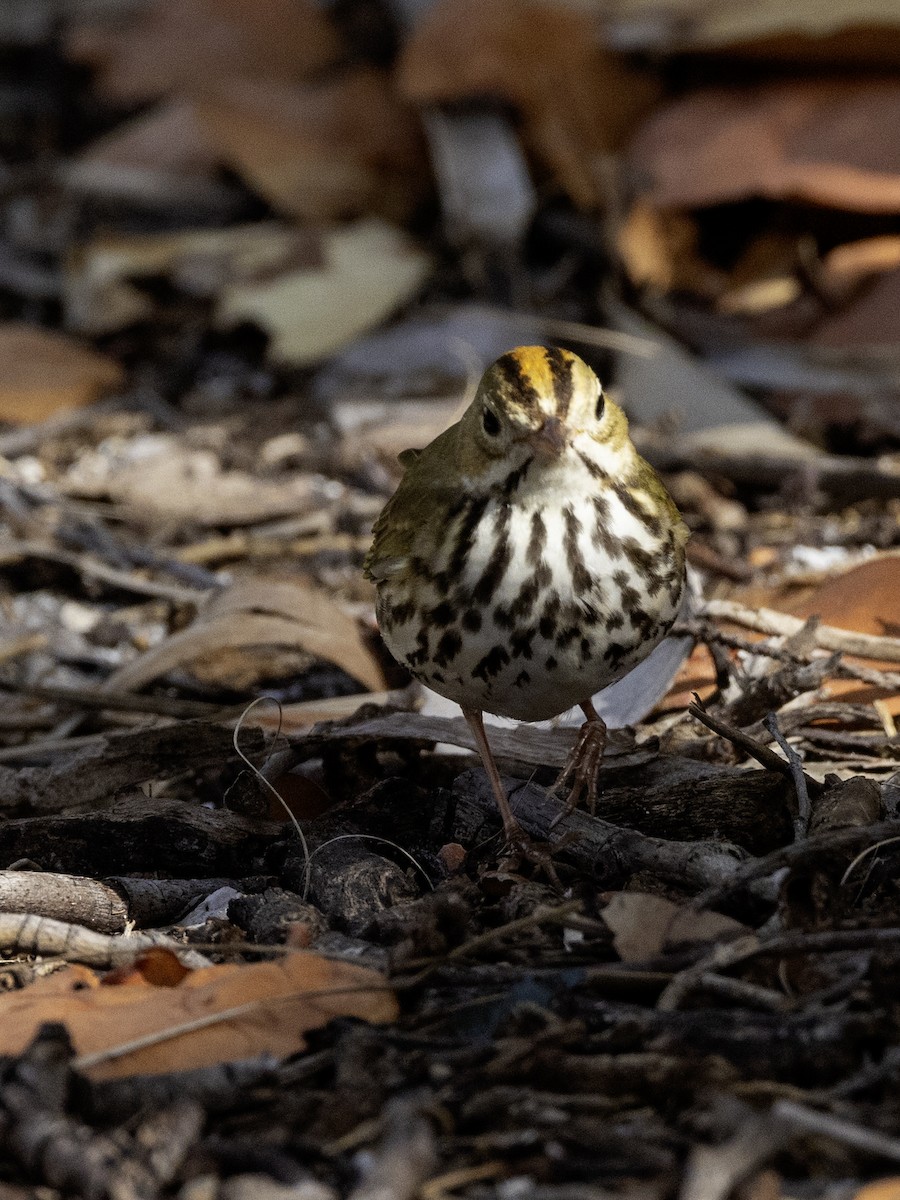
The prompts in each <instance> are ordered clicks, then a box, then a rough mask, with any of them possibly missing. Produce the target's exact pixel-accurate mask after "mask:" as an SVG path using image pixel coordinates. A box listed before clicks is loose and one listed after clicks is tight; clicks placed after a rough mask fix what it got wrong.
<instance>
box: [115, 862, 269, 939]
mask: <svg viewBox="0 0 900 1200" xmlns="http://www.w3.org/2000/svg"><path fill="white" fill-rule="evenodd" d="M104 882H105V883H107V884H109V885H110V886H111V887H113V888H115V889H116V891H117V892H118V894H119V895H120V896H121V897H122V899H123V900H124V901H125V902H126V905H127V916H128V920H129V921H131V922H132V923H133V924H134V926H135V928H136V929H154V928H157V927H159V926H162V925H172V924H174V923H175V922H177V921H178V918H179V917H182V916H183V915H184V914H185V913H186V912H188V911H189V910H190V909H191V908H193V907H194V905H195V904H197V903H198V901H200V900H202V899H203V898H204V897H206V896H211V895H212V894H213V892H215V891H218V889H219V888H223V887H232V888H234V889H235V890H236V891H240V892H249V893H253V892H257V891H260V890H261V889H262V888H264V887H266V886H270V885H271V884H272V883H273V882H274V880H273V878H267V877H265V876H260V877H257V878H254V879H240V880H236V879H222V878H217V879H141V878H132V877H130V876H125V875H113V876H111V877H110V878H108V879H106V880H104Z"/></svg>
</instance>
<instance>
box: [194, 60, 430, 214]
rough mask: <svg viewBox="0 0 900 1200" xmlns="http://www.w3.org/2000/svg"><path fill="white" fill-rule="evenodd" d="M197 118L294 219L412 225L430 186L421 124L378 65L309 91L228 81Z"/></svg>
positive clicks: (235, 164)
mask: <svg viewBox="0 0 900 1200" xmlns="http://www.w3.org/2000/svg"><path fill="white" fill-rule="evenodd" d="M196 112H197V118H198V120H199V122H200V124H201V125H202V127H203V129H204V130H205V132H206V136H207V138H208V140H209V142H210V143H211V144H212V145H213V146H215V147H216V150H217V152H218V155H219V158H220V161H221V162H223V163H224V164H225V165H227V166H229V167H231V168H232V169H233V170H234V171H236V172H237V173H238V174H239V175H241V177H242V178H243V179H244V181H245V182H246V183H247V184H248V185H249V186H250V187H251V188H253V189H254V190H255V191H257V192H258V193H259V194H260V195H261V196H263V197H264V198H265V199H266V200H267V201H268V202H269V203H270V204H271V205H272V206H273V208H276V209H278V210H279V211H280V212H282V213H285V214H287V215H289V216H292V217H300V218H303V219H305V220H309V221H329V220H334V219H336V218H342V217H348V216H361V215H364V214H378V215H380V216H383V217H386V218H388V219H389V220H395V221H403V220H405V219H406V217H407V216H408V215H409V214H410V212H411V211H412V209H413V208H414V206H415V205H416V204H417V203H418V202H419V201H420V200H421V198H422V196H423V191H424V188H425V187H426V186H427V181H428V164H427V160H426V158H425V151H424V142H423V139H422V134H421V131H420V128H419V125H418V123H417V121H416V119H415V117H414V116H413V114H412V113H411V112H410V111H408V110H407V109H406V108H404V107H403V106H402V105H401V104H400V103H399V101H398V100H397V98H396V95H395V93H394V91H393V89H392V88H391V86H390V83H389V80H388V77H387V75H386V74H384V73H383V72H380V71H377V70H375V69H374V68H368V67H356V68H352V69H349V70H347V71H344V72H343V73H341V74H340V75H339V76H337V77H333V76H330V77H329V78H328V79H326V80H325V81H323V82H317V83H312V84H308V85H306V86H305V87H298V86H296V85H294V84H293V83H290V82H279V81H278V80H273V79H271V78H266V79H238V80H228V81H227V82H223V83H222V84H220V86H219V87H218V88H217V89H216V90H215V91H211V92H209V93H208V94H207V95H206V96H204V97H203V98H202V99H201V100H200V101H199V102H198V104H197V108H196Z"/></svg>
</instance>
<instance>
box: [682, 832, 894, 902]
mask: <svg viewBox="0 0 900 1200" xmlns="http://www.w3.org/2000/svg"><path fill="white" fill-rule="evenodd" d="M896 832H897V822H896V821H880V822H879V823H878V824H877V825H867V826H859V825H857V826H851V827H849V828H846V829H832V830H829V831H828V832H827V833H820V834H815V833H814V834H813V835H812V836H811V837H808V838H806V840H805V841H802V842H794V843H792V845H790V846H782V847H781V849H779V850H773V852H772V853H771V854H766V855H765V856H764V857H763V858H757V859H754V860H753V862H748V863H743V864H741V865H740V866H738V867H736V868H735V870H734V872H733V873H732V875H731V878H730V879H727V880H725V881H724V882H723V883H721V884H717V885H714V886H713V887H711V888H707V890H706V891H704V892H701V893H700V894H699V895H698V896H695V897H694V899H693V900H692V901H691V907H692V908H698V909H700V908H718V907H719V905H720V904H722V902H723V901H724V900H727V899H728V898H729V897H730V896H732V895H734V893H735V892H738V891H740V890H741V889H742V888H745V887H747V886H748V885H749V884H751V883H754V882H755V881H756V880H757V879H765V878H767V877H768V876H770V875H773V874H774V873H775V872H776V871H780V870H781V869H782V868H784V867H794V866H797V864H799V863H803V862H806V861H808V860H810V859H813V858H816V857H818V856H819V855H820V854H821V853H822V852H823V851H825V852H839V851H841V850H853V849H855V848H856V846H858V845H859V844H860V843H861V842H868V841H870V840H871V841H879V840H880V839H882V838H884V837H886V836H887V837H890V835H891V834H894V833H896Z"/></svg>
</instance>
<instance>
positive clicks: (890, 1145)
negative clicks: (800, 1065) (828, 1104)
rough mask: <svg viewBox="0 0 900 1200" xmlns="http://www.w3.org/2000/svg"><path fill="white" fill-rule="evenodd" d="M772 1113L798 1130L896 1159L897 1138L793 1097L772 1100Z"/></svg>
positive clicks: (899, 1141)
mask: <svg viewBox="0 0 900 1200" xmlns="http://www.w3.org/2000/svg"><path fill="white" fill-rule="evenodd" d="M772 1116H773V1117H775V1119H776V1120H780V1121H784V1122H785V1124H787V1125H790V1126H791V1128H793V1129H795V1130H798V1131H800V1132H803V1133H817V1134H820V1135H822V1136H823V1137H828V1138H831V1139H832V1140H833V1141H836V1142H841V1143H842V1144H843V1145H845V1146H852V1147H853V1148H854V1150H863V1151H865V1152H866V1153H867V1154H875V1155H877V1156H878V1157H879V1158H890V1159H893V1160H894V1162H900V1138H894V1137H889V1136H888V1134H886V1133H879V1132H878V1131H877V1130H875V1129H866V1128H864V1127H863V1126H862V1125H857V1124H855V1123H854V1122H852V1121H845V1120H844V1119H843V1118H842V1117H834V1116H832V1115H831V1113H823V1112H817V1111H816V1109H814V1108H807V1106H806V1105H805V1104H797V1103H795V1102H794V1101H793V1100H776V1102H775V1103H774V1104H773V1105H772Z"/></svg>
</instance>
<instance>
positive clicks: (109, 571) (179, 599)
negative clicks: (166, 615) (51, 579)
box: [0, 540, 208, 605]
mask: <svg viewBox="0 0 900 1200" xmlns="http://www.w3.org/2000/svg"><path fill="white" fill-rule="evenodd" d="M23 558H40V559H43V560H44V561H46V562H55V563H60V564H61V565H62V566H66V567H71V568H72V570H74V571H77V572H78V573H79V574H81V575H87V576H89V577H90V578H92V579H96V580H98V581H99V582H100V583H107V584H109V585H110V587H117V588H121V589H122V590H123V591H126V592H133V593H134V594H135V595H136V596H150V597H152V598H153V599H155V600H168V601H169V602H170V603H172V604H195V605H196V604H200V603H201V601H203V600H204V599H205V598H206V596H207V595H208V593H207V592H205V591H200V590H199V589H196V588H186V587H178V586H177V584H173V583H159V582H158V581H156V580H153V579H141V578H140V577H139V576H137V575H132V574H131V572H130V571H120V570H117V569H116V568H115V567H110V566H107V564H106V563H104V562H101V561H100V560H99V559H96V558H93V557H92V556H91V555H89V554H80V553H78V552H76V551H74V550H61V549H60V548H59V547H57V546H50V545H48V544H46V543H44V542H35V541H10V540H7V541H3V542H0V564H4V565H5V564H7V563H15V562H20V561H21V560H22V559H23Z"/></svg>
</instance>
